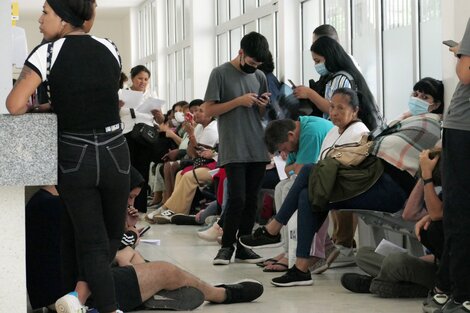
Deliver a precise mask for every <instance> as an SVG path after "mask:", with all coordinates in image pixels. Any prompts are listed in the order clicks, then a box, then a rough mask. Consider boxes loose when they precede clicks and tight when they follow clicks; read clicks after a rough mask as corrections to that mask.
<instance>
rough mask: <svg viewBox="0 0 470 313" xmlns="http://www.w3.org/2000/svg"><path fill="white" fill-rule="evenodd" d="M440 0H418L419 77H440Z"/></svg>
mask: <svg viewBox="0 0 470 313" xmlns="http://www.w3.org/2000/svg"><path fill="white" fill-rule="evenodd" d="M441 26H442V19H441V0H420V5H419V52H420V53H419V56H420V67H419V68H420V77H428V76H429V77H433V78H436V79H442V68H441V62H439V60H441V58H442V43H441V38H442V27H441Z"/></svg>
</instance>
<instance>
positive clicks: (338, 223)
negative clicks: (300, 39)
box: [294, 36, 383, 263]
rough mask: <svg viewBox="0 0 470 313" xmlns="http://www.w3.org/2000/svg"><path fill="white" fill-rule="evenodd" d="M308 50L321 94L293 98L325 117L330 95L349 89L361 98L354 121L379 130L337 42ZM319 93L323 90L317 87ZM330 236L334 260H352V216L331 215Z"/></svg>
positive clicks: (378, 119) (300, 92)
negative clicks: (336, 250) (305, 101)
mask: <svg viewBox="0 0 470 313" xmlns="http://www.w3.org/2000/svg"><path fill="white" fill-rule="evenodd" d="M310 51H311V53H312V58H313V60H314V62H315V70H316V71H317V72H318V74H320V76H321V77H322V78H321V81H322V82H323V83H324V86H325V87H324V94H321V93H319V92H317V91H316V90H314V89H311V88H309V87H306V86H297V87H296V88H295V89H294V95H295V96H296V97H297V98H299V99H309V100H310V101H311V102H313V103H314V104H315V105H316V106H317V107H318V109H320V110H321V111H322V112H324V115H323V116H324V117H325V118H329V116H328V110H329V106H330V101H331V97H332V95H333V93H334V92H335V90H337V89H338V88H345V87H346V88H352V89H353V90H355V91H357V92H358V93H359V94H360V95H361V98H362V99H361V104H360V105H361V107H360V110H359V115H358V118H359V119H360V120H361V121H362V122H363V123H364V124H365V125H366V126H367V128H368V129H369V130H370V131H373V130H374V129H376V128H380V126H381V125H382V123H383V119H382V115H381V113H380V111H379V109H378V107H377V105H376V103H375V100H374V97H373V96H372V93H371V92H370V90H369V87H368V85H367V83H366V81H365V79H364V77H363V76H362V74H361V73H360V71H359V70H358V68H357V67H356V66H355V64H354V62H353V60H352V59H351V57H350V56H349V55H348V54H347V53H346V51H345V50H344V49H343V47H342V46H341V45H340V44H339V43H338V41H337V40H335V39H333V38H331V37H329V36H321V37H319V38H316V40H315V41H314V43H313V44H312V46H311V48H310ZM320 89H321V91H323V87H322V88H320ZM331 217H332V220H333V234H332V238H333V240H334V241H335V243H336V244H337V245H338V247H339V248H340V251H341V257H340V258H339V259H338V261H344V262H349V263H350V262H351V261H354V258H353V257H354V254H353V251H352V248H353V245H354V233H355V229H356V226H357V222H356V221H355V220H354V215H353V213H350V212H332V213H331Z"/></svg>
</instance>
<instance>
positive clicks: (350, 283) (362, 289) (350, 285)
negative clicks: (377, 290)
mask: <svg viewBox="0 0 470 313" xmlns="http://www.w3.org/2000/svg"><path fill="white" fill-rule="evenodd" d="M371 282H372V277H371V276H369V275H361V274H356V273H346V274H343V276H341V285H343V287H344V288H346V289H347V290H349V291H352V292H355V293H370V291H369V288H370V283H371Z"/></svg>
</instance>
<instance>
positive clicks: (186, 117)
mask: <svg viewBox="0 0 470 313" xmlns="http://www.w3.org/2000/svg"><path fill="white" fill-rule="evenodd" d="M184 119H185V120H186V122H192V121H193V119H194V116H193V114H192V113H191V112H187V113H186V115H185V116H184Z"/></svg>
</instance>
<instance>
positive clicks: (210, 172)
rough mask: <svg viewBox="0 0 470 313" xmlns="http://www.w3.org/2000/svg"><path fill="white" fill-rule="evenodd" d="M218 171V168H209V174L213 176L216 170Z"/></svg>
mask: <svg viewBox="0 0 470 313" xmlns="http://www.w3.org/2000/svg"><path fill="white" fill-rule="evenodd" d="M219 171H220V168H215V169H213V170H210V171H209V174H210V175H211V176H212V177H214V175H216V174H217V173H218V172H219Z"/></svg>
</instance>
